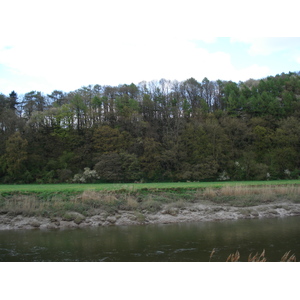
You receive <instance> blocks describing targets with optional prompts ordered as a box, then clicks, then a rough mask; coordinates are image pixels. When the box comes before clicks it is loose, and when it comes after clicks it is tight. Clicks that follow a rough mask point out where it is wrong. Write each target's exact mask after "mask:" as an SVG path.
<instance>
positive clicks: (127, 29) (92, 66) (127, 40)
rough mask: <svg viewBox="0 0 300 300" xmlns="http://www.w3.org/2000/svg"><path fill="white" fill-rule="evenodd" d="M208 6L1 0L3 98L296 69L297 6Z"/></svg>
mask: <svg viewBox="0 0 300 300" xmlns="http://www.w3.org/2000/svg"><path fill="white" fill-rule="evenodd" d="M207 2H209V3H206V2H204V1H199V0H198V1H195V0H185V1H176V0H172V1H170V0H151V1H149V0H145V1H144V0H126V1H124V0H123V1H121V0H109V1H105V0H104V1H101V0H100V1H99V0H98V1H95V0H84V1H76V0H73V1H69V0H59V1H57V0H51V1H49V0H43V1H41V0H26V1H24V0H2V1H1V18H0V93H3V94H5V95H8V94H9V93H10V92H11V91H12V90H14V91H15V92H17V93H18V94H23V93H27V92H30V91H33V90H36V91H41V92H43V93H51V92H52V91H54V90H62V91H64V92H69V91H73V90H76V89H78V88H80V87H82V86H87V85H89V84H100V85H119V84H130V83H132V82H133V83H135V84H138V83H139V82H141V81H151V80H159V79H161V78H165V79H170V80H178V81H182V80H186V79H188V78H191V77H194V78H195V79H196V80H198V81H202V80H203V78H204V77H207V78H208V79H209V80H218V79H221V80H232V81H235V82H238V81H245V80H247V79H249V78H253V79H260V78H264V77H267V76H272V75H273V76H274V75H276V74H280V73H282V72H289V71H291V72H296V71H300V37H296V36H297V34H298V32H297V29H298V28H299V26H298V24H297V20H298V16H297V7H298V6H297V4H296V1H292V0H286V1H285V2H284V3H283V2H278V4H277V3H275V2H272V6H271V7H270V1H264V0H260V1H256V0H254V1H251V2H245V4H244V5H241V2H240V1H236V0H228V1H221V0H210V1H207ZM293 7H294V8H293Z"/></svg>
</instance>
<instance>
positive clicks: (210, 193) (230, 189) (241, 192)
mask: <svg viewBox="0 0 300 300" xmlns="http://www.w3.org/2000/svg"><path fill="white" fill-rule="evenodd" d="M202 196H203V197H204V198H205V199H209V200H217V199H225V198H226V197H227V198H228V197H231V198H236V199H242V198H245V197H248V199H254V200H260V202H269V201H270V202H271V201H274V200H276V199H278V198H285V199H287V200H288V199H290V200H294V201H300V186H299V185H289V186H271V185H270V186H242V185H241V186H238V185H237V186H224V187H222V188H207V189H205V190H204V191H203V193H202Z"/></svg>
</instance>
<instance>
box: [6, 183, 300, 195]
mask: <svg viewBox="0 0 300 300" xmlns="http://www.w3.org/2000/svg"><path fill="white" fill-rule="evenodd" d="M297 184H299V185H300V180H270V181H225V182H224V181H223V182H159V183H129V184H124V183H107V184H105V183H101V184H98V183H94V184H75V183H72V184H20V185H17V184H5V185H4V184H2V185H0V193H5V192H17V191H18V192H60V191H61V192H83V191H86V190H95V191H137V190H150V191H156V190H169V189H173V190H180V189H182V190H188V189H206V188H221V187H225V186H231V187H235V186H270V185H297Z"/></svg>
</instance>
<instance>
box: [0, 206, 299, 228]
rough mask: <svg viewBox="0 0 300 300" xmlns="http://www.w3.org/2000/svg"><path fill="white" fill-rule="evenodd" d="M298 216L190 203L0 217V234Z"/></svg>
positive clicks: (289, 209) (273, 209) (289, 211)
mask: <svg viewBox="0 0 300 300" xmlns="http://www.w3.org/2000/svg"><path fill="white" fill-rule="evenodd" d="M297 215H300V204H298V203H292V202H278V203H272V204H264V205H257V206H251V207H235V206H228V205H227V206H224V205H217V204H212V203H210V204H203V203H201V204H200V203H190V204H188V205H187V206H186V207H183V208H176V207H172V208H170V207H169V206H167V205H165V206H163V207H162V209H161V210H159V211H158V212H155V213H151V212H148V211H141V212H137V211H126V210H118V211H117V212H114V213H108V212H106V211H96V210H95V214H94V215H91V216H88V217H85V216H84V215H82V214H80V213H77V212H72V211H70V212H69V213H68V214H67V216H65V217H53V218H44V217H38V216H36V217H25V216H22V215H17V216H15V215H14V216H12V215H10V214H9V213H6V214H5V213H4V214H3V213H2V214H1V215H0V230H15V229H67V228H86V227H97V226H118V225H145V224H168V223H179V222H208V221H210V222H213V221H222V220H237V219H255V218H279V217H288V216H297Z"/></svg>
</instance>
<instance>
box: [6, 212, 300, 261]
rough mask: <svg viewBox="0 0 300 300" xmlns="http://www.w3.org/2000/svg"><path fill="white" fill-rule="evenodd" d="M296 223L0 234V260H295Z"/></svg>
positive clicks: (299, 224)
mask: <svg viewBox="0 0 300 300" xmlns="http://www.w3.org/2000/svg"><path fill="white" fill-rule="evenodd" d="M299 236H300V218H299V217H288V218H282V219H264V220H237V221H223V222H203V223H186V224H168V225H147V226H119V227H117V226H116V227H99V228H91V229H76V230H55V231H42V230H26V231H2V232H0V261H129V262H131V261H132V262H133V261H203V262H207V261H209V256H210V253H211V251H212V249H215V251H216V252H215V254H214V256H213V258H212V261H226V259H227V257H228V255H229V254H230V253H233V252H235V251H236V250H239V252H240V253H241V261H247V258H248V255H249V254H250V253H251V252H252V253H253V254H255V253H256V252H259V253H261V251H262V250H263V249H265V250H266V258H267V261H279V260H280V258H281V257H282V255H283V254H284V253H285V252H286V251H289V250H291V253H294V254H295V255H296V257H297V259H298V258H299V257H300V240H299V238H298V237H299Z"/></svg>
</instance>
